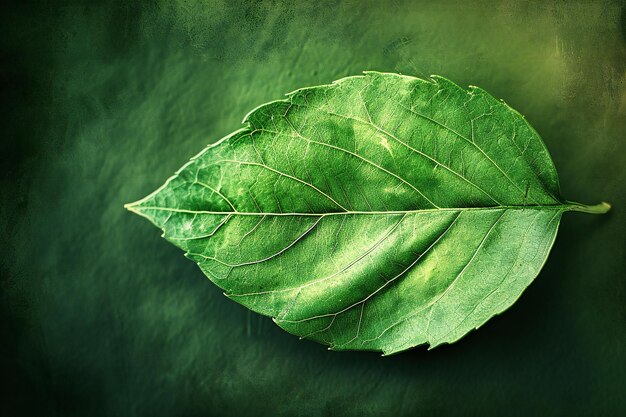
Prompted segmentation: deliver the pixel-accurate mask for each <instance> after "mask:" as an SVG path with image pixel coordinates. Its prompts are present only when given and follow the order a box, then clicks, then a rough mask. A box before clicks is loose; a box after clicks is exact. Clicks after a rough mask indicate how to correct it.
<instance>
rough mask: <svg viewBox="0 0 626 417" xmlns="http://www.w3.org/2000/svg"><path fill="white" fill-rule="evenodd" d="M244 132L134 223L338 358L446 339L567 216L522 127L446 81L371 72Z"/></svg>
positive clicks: (491, 309)
mask: <svg viewBox="0 0 626 417" xmlns="http://www.w3.org/2000/svg"><path fill="white" fill-rule="evenodd" d="M244 124H245V127H244V128H243V129H240V130H238V131H236V132H234V133H233V134H231V135H230V136H228V137H227V138H225V139H224V140H222V141H220V142H218V143H217V144H215V145H213V146H210V147H208V148H207V149H206V150H205V151H203V152H201V153H200V154H199V155H198V156H196V157H195V158H193V159H192V160H191V161H190V162H189V163H188V164H187V165H185V166H184V167H183V168H181V169H180V170H179V171H178V172H177V173H176V175H175V176H174V177H172V178H170V179H169V180H168V181H167V182H166V184H164V186H162V187H161V188H160V189H158V190H157V191H155V192H154V193H152V194H151V195H149V196H147V197H146V198H145V199H143V200H140V201H139V202H137V203H134V204H132V205H130V206H129V208H130V209H131V210H133V211H135V212H137V213H139V214H141V215H143V216H144V217H146V218H148V219H149V220H150V221H152V222H153V223H154V224H155V225H157V226H158V227H160V228H162V229H163V232H164V237H165V238H166V239H168V240H169V241H170V242H172V243H173V244H175V245H176V246H178V247H180V248H181V249H183V250H184V251H185V252H186V254H187V256H188V257H189V258H190V259H192V260H194V261H195V262H196V263H198V265H199V266H200V268H201V269H202V271H203V272H204V273H205V274H206V275H207V276H208V277H209V278H210V279H211V280H212V281H213V282H214V283H215V284H216V285H218V286H220V287H221V288H222V289H223V290H224V291H225V295H227V296H228V297H230V298H231V299H234V300H235V301H237V302H239V303H241V304H243V305H245V306H246V307H248V308H250V309H252V310H253V311H256V312H259V313H261V314H265V315H269V316H271V317H273V318H274V319H275V322H276V323H277V324H278V325H279V326H280V327H282V328H283V329H285V330H287V331H289V332H290V333H294V334H296V335H299V336H301V337H305V338H309V339H313V340H316V341H319V342H322V343H326V344H329V345H331V347H333V348H334V349H338V350H339V349H357V350H358V349H365V350H379V351H383V352H384V353H385V354H392V353H396V352H398V351H402V350H405V349H408V348H410V347H413V346H416V345H419V344H423V343H428V344H430V346H431V347H435V346H437V345H439V344H441V343H451V342H453V341H455V340H458V338H460V337H462V336H463V335H464V334H466V333H467V332H468V331H470V330H471V329H472V328H475V327H478V326H480V325H482V324H483V323H484V322H485V321H487V320H488V319H489V318H490V317H492V316H493V315H495V314H498V313H500V312H501V311H503V310H504V309H506V308H508V307H509V306H510V305H511V304H512V303H513V302H514V300H515V299H517V297H519V295H520V294H521V292H522V291H523V290H524V289H525V288H526V286H527V285H529V284H530V282H531V281H532V279H534V278H535V276H536V275H537V274H538V272H539V270H540V269H541V266H542V265H543V263H544V262H545V259H546V258H547V255H548V252H549V249H550V248H551V246H552V243H553V241H554V237H555V236H556V231H557V229H558V223H559V220H560V217H561V214H562V212H563V211H565V210H568V209H571V205H569V203H565V202H563V201H562V200H561V199H560V197H557V196H558V195H559V186H558V177H557V174H556V170H555V169H554V165H553V163H552V161H551V159H550V156H549V154H548V153H547V150H546V148H545V145H544V144H543V142H542V141H541V139H540V138H539V136H538V135H537V134H536V132H535V131H534V130H533V129H532V128H531V127H530V126H529V125H528V123H527V122H526V121H525V119H524V118H523V117H522V116H521V115H520V114H519V113H517V112H516V111H514V110H512V109H511V108H510V107H508V106H507V105H506V104H504V103H502V102H499V101H497V100H495V99H493V97H491V96H490V95H488V94H487V93H485V92H484V91H483V90H480V89H477V88H471V89H470V90H464V89H462V88H460V87H458V86H457V85H456V84H454V83H452V82H450V81H448V80H446V79H444V78H442V77H435V78H434V79H433V80H431V81H425V80H421V79H417V78H413V77H406V76H400V75H397V74H385V73H374V72H368V73H366V74H365V75H363V76H356V77H348V78H345V79H342V80H339V81H337V82H335V83H333V84H331V85H326V86H319V87H312V88H305V89H300V90H296V91H295V92H293V93H290V94H288V95H287V98H286V99H285V100H278V101H274V102H271V103H267V104H265V105H262V106H259V107H258V108H257V109H255V110H253V111H252V112H250V113H249V114H248V115H247V116H246V118H245V119H244ZM530 155H532V157H530ZM531 218H532V221H531ZM548 218H549V220H548ZM535 223H536V224H535ZM502 224H506V225H507V227H508V229H506V230H504V229H503V228H502V226H501V225H502ZM459 225H462V227H461V228H460V229H458V228H459ZM529 233H530V234H529ZM451 236H453V238H451ZM498 236H506V239H504V238H501V237H498ZM529 236H530V237H529ZM493 242H497V243H493ZM468 248H471V249H472V251H473V252H471V251H470V250H469V249H468ZM494 248H495V249H498V250H495V249H494ZM533 251H534V252H533ZM530 253H535V255H534V257H532V258H531V257H530V255H529V254H530ZM515 254H516V255H515ZM505 255H506V256H508V257H509V258H507V259H506V262H505V258H506V256H505ZM521 260H523V261H524V262H521ZM507 262H508V263H507ZM518 264H519V265H518ZM475 265H480V268H482V270H483V271H488V273H486V274H482V275H481V274H479V273H478V272H475V270H476V268H477V267H476V266H475ZM478 271H479V272H480V270H478ZM468 277H469V278H468ZM457 287H460V288H462V289H463V291H461V292H460V293H459V290H457V289H456V288H457ZM500 287H505V288H508V289H507V290H506V291H503V290H501V289H500ZM472 303H473V304H472ZM420 308H422V310H420ZM407 309H408V310H407ZM410 309H413V310H414V311H413V313H410V312H409V310H410ZM405 310H406V311H405ZM403 312H404V313H403ZM424 314H428V315H427V316H424ZM405 316H406V317H405ZM403 317H404V318H403ZM394 318H395V320H396V321H395V322H388V321H389V320H393V319H394Z"/></svg>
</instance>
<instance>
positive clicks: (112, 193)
mask: <svg viewBox="0 0 626 417" xmlns="http://www.w3.org/2000/svg"><path fill="white" fill-rule="evenodd" d="M82 3H84V4H82ZM93 3H94V2H89V1H85V2H78V1H74V2H48V3H45V2H31V3H30V5H28V6H27V5H17V4H16V5H13V6H10V5H4V6H3V10H2V13H0V27H1V28H2V31H3V36H2V37H0V97H1V104H0V105H1V107H0V110H1V114H2V116H3V118H4V120H3V123H2V126H3V130H4V131H3V135H2V139H1V142H0V155H1V157H2V168H3V169H2V176H1V177H0V180H1V181H2V192H1V193H0V196H1V198H2V205H1V206H0V218H1V219H2V222H1V227H2V229H0V232H1V233H0V236H1V237H0V248H1V250H2V252H1V253H2V261H1V269H0V270H1V274H2V287H1V288H2V293H1V309H0V324H1V334H0V349H1V351H0V358H1V363H0V369H2V377H3V379H4V381H5V385H6V386H8V387H9V388H8V390H7V389H5V390H4V391H3V393H2V399H1V401H0V412H2V414H3V415H4V414H6V415H28V414H31V415H38V416H74V415H76V416H100V415H102V416H111V415H115V416H155V417H156V416H195V415H198V416H200V415H202V416H209V415H219V416H231V415H232V416H238V415H242V416H247V415H267V416H283V415H284V416H293V415H304V416H308V415H329V416H331V415H332V416H362V415H381V414H391V415H398V416H405V415H412V416H415V415H429V416H432V415H476V414H480V415H529V414H531V415H532V414H540V415H617V414H620V413H623V412H625V411H626V403H625V401H624V396H623V390H624V386H625V384H626V349H625V344H626V327H625V326H624V323H626V291H625V290H626V283H625V281H624V277H625V276H626V265H625V259H626V254H625V253H624V246H625V240H626V239H625V238H624V236H625V235H626V227H625V225H626V215H625V211H624V207H626V193H625V192H624V183H626V171H625V170H624V168H623V167H624V166H625V165H626V141H625V140H624V132H625V131H626V84H625V83H626V42H625V41H626V28H625V22H624V21H625V14H624V11H623V9H622V8H620V6H621V5H622V4H623V3H622V2H619V1H613V2H611V1H596V2H583V1H581V2H561V1H543V2H514V1H496V2H472V5H471V6H470V5H467V4H466V3H467V2H461V1H442V2H432V3H431V2H423V3H420V2H404V1H399V0H396V1H389V2H356V1H338V2H324V1H318V2H310V3H306V2H279V1H275V2H244V1H241V2H235V1H211V2H202V1H183V0H179V1H172V0H167V1H165V0H164V1H162V2H158V1H151V2H113V3H104V2H99V3H97V5H96V4H93ZM366 69H370V70H379V71H394V72H401V73H405V74H410V75H417V76H422V77H424V76H428V75H429V74H441V75H443V76H446V77H448V78H450V79H451V80H454V81H455V82H457V83H458V84H460V85H462V86H466V85H468V84H475V85H478V86H480V87H482V88H484V89H486V90H487V91H489V92H490V93H492V94H494V95H495V96H496V97H502V98H504V99H506V101H507V102H508V103H509V104H510V105H511V106H512V107H514V108H515V109H517V110H519V111H520V112H521V113H522V114H525V115H526V116H527V118H528V119H529V121H530V122H531V124H532V125H533V126H534V127H535V128H536V129H537V130H538V131H539V133H540V134H541V135H542V137H543V138H544V141H545V142H546V144H547V146H548V149H549V150H550V152H551V154H552V157H553V159H554V161H555V164H556V166H557V169H558V171H559V174H560V178H561V188H562V193H563V195H564V197H565V198H570V199H574V200H577V201H581V202H587V203H596V202H599V201H601V200H608V201H610V202H612V203H613V204H614V207H615V209H614V210H613V211H612V212H611V213H610V214H608V215H605V216H589V215H583V214H576V213H567V214H566V215H565V216H564V218H563V221H562V225H561V229H560V232H559V235H558V237H557V240H556V243H555V246H554V249H553V251H552V254H551V256H550V258H549V259H548V262H547V264H546V266H545V267H544V269H543V271H542V272H541V274H540V275H539V277H538V278H537V279H536V281H535V282H534V283H533V284H532V285H531V286H530V287H529V288H528V290H527V291H525V293H524V295H523V296H522V297H521V299H520V300H519V301H518V302H517V303H516V304H515V305H514V306H513V307H512V308H511V309H510V310H509V311H507V312H506V313H505V314H504V315H502V316H500V317H497V318H494V319H492V320H491V321H489V322H488V323H487V324H486V325H485V326H484V328H482V329H481V330H480V331H478V332H473V333H471V334H470V335H468V336H467V337H465V338H464V339H463V340H462V341H460V342H458V343H456V344H454V345H450V346H442V347H440V348H437V349H435V350H433V351H426V349H424V348H417V349H414V350H412V351H409V352H406V353H403V354H400V355H397V356H393V357H389V358H381V357H380V356H379V355H377V354H374V353H354V352H342V353H337V352H328V351H326V350H325V348H324V347H323V346H321V345H317V344H314V343H312V342H307V341H299V340H298V339H297V338H296V337H293V336H291V335H289V334H287V333H285V332H283V331H282V330H280V329H278V328H277V327H276V326H274V325H273V323H271V321H270V320H269V319H267V318H264V317H260V316H258V315H255V314H253V313H250V312H248V311H246V309H245V308H243V307H241V306H239V305H237V304H235V303H234V302H232V301H230V300H228V299H226V298H225V297H223V296H222V294H221V292H220V291H219V290H218V289H217V288H216V287H215V286H213V285H212V284H211V283H210V282H209V281H208V280H207V279H206V278H205V277H204V276H203V274H202V273H201V272H200V270H199V269H198V268H197V267H196V266H195V265H194V264H193V263H192V262H191V261H189V260H186V259H185V258H184V257H183V256H182V254H181V253H180V251H179V250H178V249H176V248H175V247H173V246H172V245H170V244H168V243H167V242H166V241H165V240H163V239H161V238H160V237H159V233H158V231H157V230H155V229H154V227H153V226H151V225H150V224H148V222H146V221H145V220H142V219H139V218H138V217H137V216H134V215H132V214H130V213H128V212H127V211H125V210H124V209H123V208H122V206H123V204H124V203H126V202H129V201H134V200H136V199H138V198H140V197H142V196H144V195H145V194H147V193H148V192H150V191H152V190H153V189H155V188H156V187H157V186H159V185H160V184H161V183H162V182H163V180H164V179H165V178H167V177H169V176H170V175H171V174H172V173H173V172H174V171H175V170H176V169H177V168H179V167H180V166H181V165H182V164H183V163H184V162H186V161H187V159H188V158H189V157H190V156H192V155H195V154H196V153H198V152H199V151H200V150H202V149H203V148H204V147H205V146H206V145H207V144H208V143H211V142H214V141H216V140H218V139H220V138H221V137H223V136H224V135H226V134H228V133H230V132H232V131H234V130H236V129H237V128H238V127H239V126H240V125H239V123H240V121H241V119H242V117H243V116H244V115H245V114H246V113H247V112H248V111H249V110H251V109H252V108H254V107H256V106H257V105H259V104H261V103H264V102H267V101H270V100H273V99H277V98H281V97H282V95H283V94H284V93H287V92H289V91H292V90H294V89H296V88H298V87H304V86H309V85H316V84H322V83H328V82H330V81H332V80H335V79H338V78H341V77H344V76H347V75H354V74H358V73H359V72H361V71H362V70H366Z"/></svg>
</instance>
